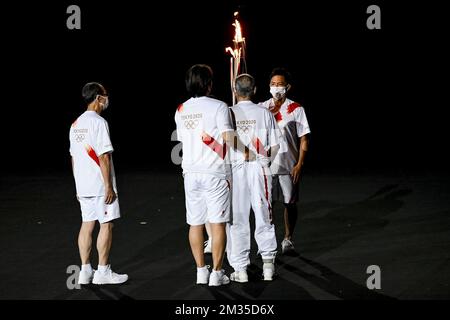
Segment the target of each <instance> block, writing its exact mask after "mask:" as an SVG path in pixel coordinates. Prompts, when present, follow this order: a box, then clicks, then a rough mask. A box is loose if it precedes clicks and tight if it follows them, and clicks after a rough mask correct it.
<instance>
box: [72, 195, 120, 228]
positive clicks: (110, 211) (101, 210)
mask: <svg viewBox="0 0 450 320" xmlns="http://www.w3.org/2000/svg"><path fill="white" fill-rule="evenodd" d="M78 201H79V202H80V207H81V217H82V218H83V222H88V221H95V220H98V222H100V223H105V222H108V221H111V220H114V219H118V218H120V208H119V199H118V198H116V200H114V202H113V203H111V204H106V203H105V197H103V196H101V197H79V198H78Z"/></svg>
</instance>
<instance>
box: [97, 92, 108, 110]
mask: <svg viewBox="0 0 450 320" xmlns="http://www.w3.org/2000/svg"><path fill="white" fill-rule="evenodd" d="M98 97H103V96H100V95H99V94H98V95H97V99H98ZM104 98H105V100H106V101H105V103H103V105H102V110H106V109H107V108H108V106H109V99H108V97H104Z"/></svg>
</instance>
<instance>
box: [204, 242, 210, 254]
mask: <svg viewBox="0 0 450 320" xmlns="http://www.w3.org/2000/svg"><path fill="white" fill-rule="evenodd" d="M203 252H204V253H211V239H208V240H206V241H205V249H203Z"/></svg>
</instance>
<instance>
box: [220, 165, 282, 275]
mask: <svg viewBox="0 0 450 320" xmlns="http://www.w3.org/2000/svg"><path fill="white" fill-rule="evenodd" d="M271 183H272V176H271V173H270V169H269V168H267V167H262V166H261V165H260V164H259V163H258V162H255V161H254V162H245V163H244V164H242V165H240V166H238V167H235V168H233V182H232V218H231V222H230V225H229V228H228V229H229V230H228V242H227V257H228V262H229V263H230V265H231V266H232V267H233V268H234V270H236V271H241V270H246V269H247V266H248V265H249V264H250V208H252V209H253V212H254V214H255V240H256V243H257V244H258V252H259V253H260V254H261V256H262V258H263V259H271V260H273V259H274V258H275V255H276V250H277V241H276V237H275V226H274V225H273V224H272V204H271V197H272V195H271V190H270V189H271V186H272V184H271Z"/></svg>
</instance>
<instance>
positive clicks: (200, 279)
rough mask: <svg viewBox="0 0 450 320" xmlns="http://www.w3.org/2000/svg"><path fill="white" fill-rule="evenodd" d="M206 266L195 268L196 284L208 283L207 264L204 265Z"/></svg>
mask: <svg viewBox="0 0 450 320" xmlns="http://www.w3.org/2000/svg"><path fill="white" fill-rule="evenodd" d="M205 267H206V268H201V269H199V268H197V284H208V280H209V274H210V272H209V270H208V268H209V266H205Z"/></svg>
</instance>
